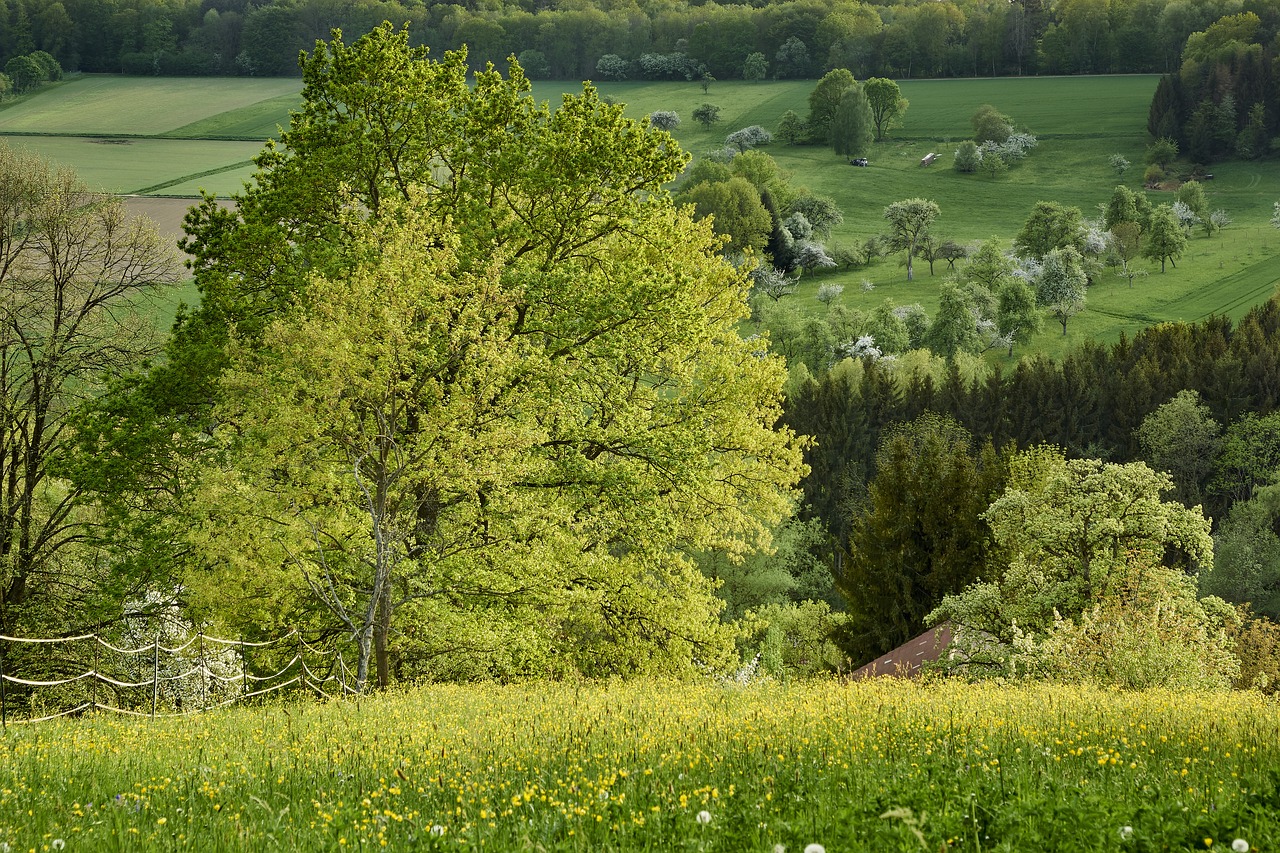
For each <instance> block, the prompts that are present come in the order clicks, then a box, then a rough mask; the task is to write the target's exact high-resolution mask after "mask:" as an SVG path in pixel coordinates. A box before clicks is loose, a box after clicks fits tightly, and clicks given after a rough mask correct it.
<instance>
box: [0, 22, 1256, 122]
mask: <svg viewBox="0 0 1280 853" xmlns="http://www.w3.org/2000/svg"><path fill="white" fill-rule="evenodd" d="M1241 9H1243V10H1244V11H1246V12H1250V13H1253V14H1254V15H1256V17H1257V18H1258V20H1259V22H1260V23H1259V27H1258V30H1257V33H1256V37H1257V39H1258V42H1259V43H1260V44H1269V43H1270V42H1271V40H1272V39H1274V37H1275V34H1276V32H1277V30H1278V29H1280V2H1277V0H1247V2H1245V3H1243V4H1240V3H1233V2H1229V0H1206V2H1191V0H1112V2H1105V3H1099V2H1087V1H1086V0H1071V2H1059V3H1049V2H1046V0H1014V2H1009V0H943V2H933V3H921V4H913V3H905V2H904V3H884V4H868V3H862V2H857V0H792V2H786V3H768V4H760V5H756V4H744V5H731V4H720V3H716V2H710V3H702V4H689V5H684V6H672V5H671V4H666V3H660V2H649V1H648V0H609V2H601V3H599V4H564V5H553V4H543V3H534V2H530V0H523V2H502V3H486V4H452V3H433V4H427V3H422V2H417V0H369V2H363V3H344V2H336V0H270V2H255V0H3V2H0V66H3V64H4V63H5V62H7V61H8V60H9V59H11V58H12V57H14V56H20V55H25V54H28V53H31V52H32V51H34V50H43V51H46V52H47V53H49V54H50V55H52V56H53V57H54V58H55V59H57V61H58V62H59V63H60V64H61V65H62V67H64V68H66V69H68V70H71V71H75V70H80V71H90V72H117V73H118V72H124V73H130V74H172V75H294V74H297V73H298V65H297V60H298V53H299V51H300V50H303V49H310V48H311V47H312V46H313V45H314V43H315V42H316V41H317V40H323V39H327V38H328V37H329V33H330V30H331V29H333V28H338V29H341V30H342V31H343V32H344V33H346V34H347V35H348V36H351V37H355V36H358V35H360V34H362V33H366V32H369V31H370V30H372V29H373V28H374V27H375V26H377V25H378V24H379V23H381V22H382V21H384V20H385V21H391V22H392V23H393V24H396V25H397V26H398V25H400V24H403V23H410V24H411V25H412V32H413V33H414V39H415V43H416V44H422V45H427V46H430V47H431V49H432V50H433V51H436V52H437V54H438V53H440V52H442V51H444V50H447V49H453V48H457V47H460V46H462V45H467V46H468V48H469V51H470V55H471V62H472V66H473V68H476V69H479V68H483V67H484V64H485V63H486V62H494V63H495V64H500V63H501V62H502V60H504V59H505V58H506V57H507V56H508V55H511V54H514V55H517V56H519V58H520V61H521V64H522V65H523V66H524V67H525V68H526V70H527V71H528V72H529V74H530V76H531V77H534V78H538V77H545V78H548V79H570V80H581V79H585V78H606V79H607V78H610V77H613V78H622V77H634V78H644V79H664V78H677V79H683V78H686V77H693V76H697V77H701V76H702V75H704V74H707V75H711V76H713V77H715V78H719V79H739V78H745V79H762V78H765V77H771V78H815V77H818V76H821V74H822V73H823V72H825V71H827V70H829V69H832V68H848V69H850V70H851V71H853V73H854V74H855V75H857V77H858V78H859V79H865V78H868V77H874V76H883V77H891V78H910V77H940V76H1000V75H1022V74H1084V73H1094V74H1096V73H1131V72H1171V71H1174V70H1175V69H1177V68H1178V67H1179V63H1180V62H1181V61H1182V54H1183V47H1184V44H1185V43H1186V41H1187V38H1188V36H1190V35H1191V34H1192V33H1195V32H1198V31H1203V30H1205V29H1206V28H1208V27H1209V25H1210V24H1212V23H1213V22H1214V21H1216V20H1218V19H1219V18H1221V17H1223V16H1224V15H1227V14H1233V13H1236V12H1239V11H1241ZM1249 103H1251V102H1249ZM1248 105H1249V104H1246V103H1242V106H1243V107H1244V108H1246V109H1247V107H1248Z"/></svg>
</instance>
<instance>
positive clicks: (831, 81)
mask: <svg viewBox="0 0 1280 853" xmlns="http://www.w3.org/2000/svg"><path fill="white" fill-rule="evenodd" d="M857 85H858V81H857V80H855V79H853V74H852V73H851V72H850V71H849V69H847V68H835V69H832V70H831V71H828V72H827V73H826V74H824V75H823V76H822V79H821V80H819V81H818V85H816V86H814V87H813V91H812V92H810V93H809V135H810V138H811V139H812V140H813V141H814V142H817V143H820V144H826V143H829V142H830V141H831V122H832V121H833V120H834V119H835V117H836V110H838V109H839V108H840V98H841V97H843V96H844V93H845V92H846V91H847V90H849V89H852V88H854V87H855V86H857Z"/></svg>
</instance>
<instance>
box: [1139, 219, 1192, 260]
mask: <svg viewBox="0 0 1280 853" xmlns="http://www.w3.org/2000/svg"><path fill="white" fill-rule="evenodd" d="M1146 242H1147V244H1146V246H1145V247H1144V248H1143V250H1142V256H1143V257H1144V258H1150V259H1151V260H1153V261H1159V262H1160V272H1164V265H1165V261H1168V262H1169V263H1171V264H1173V266H1174V268H1175V269H1176V268H1177V266H1178V264H1177V259H1178V256H1179V255H1181V254H1182V252H1183V250H1185V249H1186V248H1187V235H1186V234H1184V233H1182V226H1181V225H1180V224H1179V223H1178V218H1177V216H1175V215H1174V212H1173V208H1172V207H1171V206H1170V205H1167V204H1162V205H1159V206H1158V207H1156V209H1155V210H1153V211H1151V225H1150V227H1149V228H1148V229H1147V232H1146Z"/></svg>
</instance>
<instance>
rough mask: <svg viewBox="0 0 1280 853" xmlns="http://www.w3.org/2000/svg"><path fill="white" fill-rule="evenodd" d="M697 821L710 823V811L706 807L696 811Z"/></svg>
mask: <svg viewBox="0 0 1280 853" xmlns="http://www.w3.org/2000/svg"><path fill="white" fill-rule="evenodd" d="M698 823H702V824H707V823H711V812H709V811H707V810H706V809H703V810H702V811H700V812H698Z"/></svg>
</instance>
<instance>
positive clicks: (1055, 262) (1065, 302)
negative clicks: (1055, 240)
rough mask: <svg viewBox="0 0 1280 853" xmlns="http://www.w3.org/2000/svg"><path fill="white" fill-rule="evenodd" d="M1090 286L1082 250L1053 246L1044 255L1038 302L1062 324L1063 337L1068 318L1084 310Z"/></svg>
mask: <svg viewBox="0 0 1280 853" xmlns="http://www.w3.org/2000/svg"><path fill="white" fill-rule="evenodd" d="M1087 286H1088V279H1087V278H1086V277H1085V274H1084V267H1083V266H1082V264H1081V258H1080V253H1079V252H1077V251H1076V250H1075V249H1073V248H1072V247H1070V246H1068V247H1066V248H1065V249H1053V250H1051V251H1050V252H1049V254H1047V255H1045V256H1044V261H1043V262H1042V264H1041V269H1040V275H1039V277H1038V278H1037V279H1036V302H1037V304H1039V305H1040V307H1041V308H1043V309H1044V310H1045V313H1046V314H1048V315H1049V316H1050V317H1052V318H1053V319H1055V320H1057V321H1058V322H1059V323H1060V324H1061V325H1062V334H1063V335H1064V336H1065V335H1066V334H1067V321H1069V320H1070V319H1071V318H1072V317H1074V316H1075V315H1077V314H1079V313H1080V312H1081V311H1083V310H1084V303H1085V293H1086V288H1087Z"/></svg>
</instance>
